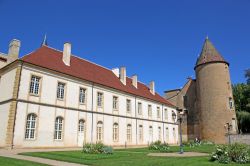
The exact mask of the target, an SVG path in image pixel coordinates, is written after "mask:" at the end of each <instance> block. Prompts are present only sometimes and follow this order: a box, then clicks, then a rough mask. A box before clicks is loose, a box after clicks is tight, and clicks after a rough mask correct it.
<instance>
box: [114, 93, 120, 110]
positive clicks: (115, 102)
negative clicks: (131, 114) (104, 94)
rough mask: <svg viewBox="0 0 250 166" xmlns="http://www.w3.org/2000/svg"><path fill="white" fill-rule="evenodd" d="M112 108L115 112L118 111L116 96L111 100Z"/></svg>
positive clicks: (117, 98)
mask: <svg viewBox="0 0 250 166" xmlns="http://www.w3.org/2000/svg"><path fill="white" fill-rule="evenodd" d="M112 101H113V102H112V108H113V110H115V111H118V110H119V97H118V96H113V100H112Z"/></svg>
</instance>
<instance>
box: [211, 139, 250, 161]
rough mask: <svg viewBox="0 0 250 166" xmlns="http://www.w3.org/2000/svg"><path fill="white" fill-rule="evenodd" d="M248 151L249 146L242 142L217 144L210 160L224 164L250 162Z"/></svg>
mask: <svg viewBox="0 0 250 166" xmlns="http://www.w3.org/2000/svg"><path fill="white" fill-rule="evenodd" d="M249 153H250V151H249V147H248V146H247V145H244V144H238V143H234V144H231V145H218V146H217V147H216V151H215V152H213V153H212V154H211V158H210V160H211V161H218V162H219V163H224V164H228V163H231V162H235V163H240V164H245V163H249V162H250V155H249Z"/></svg>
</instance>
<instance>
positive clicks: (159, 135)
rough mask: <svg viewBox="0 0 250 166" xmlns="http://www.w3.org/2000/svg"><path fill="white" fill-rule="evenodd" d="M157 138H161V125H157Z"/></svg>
mask: <svg viewBox="0 0 250 166" xmlns="http://www.w3.org/2000/svg"><path fill="white" fill-rule="evenodd" d="M158 140H159V141H160V140H161V127H158Z"/></svg>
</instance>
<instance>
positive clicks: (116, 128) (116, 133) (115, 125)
mask: <svg viewBox="0 0 250 166" xmlns="http://www.w3.org/2000/svg"><path fill="white" fill-rule="evenodd" d="M118 138H119V130H118V123H114V125H113V140H114V141H118Z"/></svg>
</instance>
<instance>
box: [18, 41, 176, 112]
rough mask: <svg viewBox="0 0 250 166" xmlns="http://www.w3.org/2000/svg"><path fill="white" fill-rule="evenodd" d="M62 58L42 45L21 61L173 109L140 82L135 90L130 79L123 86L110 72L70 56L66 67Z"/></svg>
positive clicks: (55, 51) (53, 50)
mask: <svg viewBox="0 0 250 166" xmlns="http://www.w3.org/2000/svg"><path fill="white" fill-rule="evenodd" d="M62 56H63V53H62V52H61V51H58V50H55V49H53V48H50V47H48V46H45V45H43V46H42V47H40V48H39V49H37V50H35V51H34V52H32V53H30V54H28V55H26V56H24V57H23V58H21V60H22V61H24V62H27V63H31V64H34V65H36V66H40V67H44V68H47V69H50V70H54V71H57V72H61V73H64V74H67V75H71V76H74V77H77V78H80V79H83V80H88V81H91V82H94V83H97V84H100V85H104V86H107V87H110V88H114V89H117V90H120V91H124V92H127V93H130V94H133V95H136V96H141V97H143V98H147V99H150V100H154V101H157V102H160V103H162V104H166V105H168V106H171V107H174V106H173V105H172V104H171V103H170V102H168V101H167V100H166V99H164V98H163V97H161V96H160V95H159V94H157V93H155V95H153V94H151V93H150V91H149V88H148V87H147V86H146V85H144V84H142V83H140V82H138V85H137V86H138V87H137V89H136V88H135V87H134V86H133V85H132V79H131V78H128V77H127V83H126V85H124V84H122V83H121V81H120V79H119V78H118V77H117V76H116V75H115V74H114V73H113V72H112V71H111V70H109V69H106V68H104V67H101V66H99V65H96V64H94V63H91V62H89V61H87V60H84V59H81V58H78V57H75V56H71V61H70V66H66V65H65V64H64V63H63V61H62Z"/></svg>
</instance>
